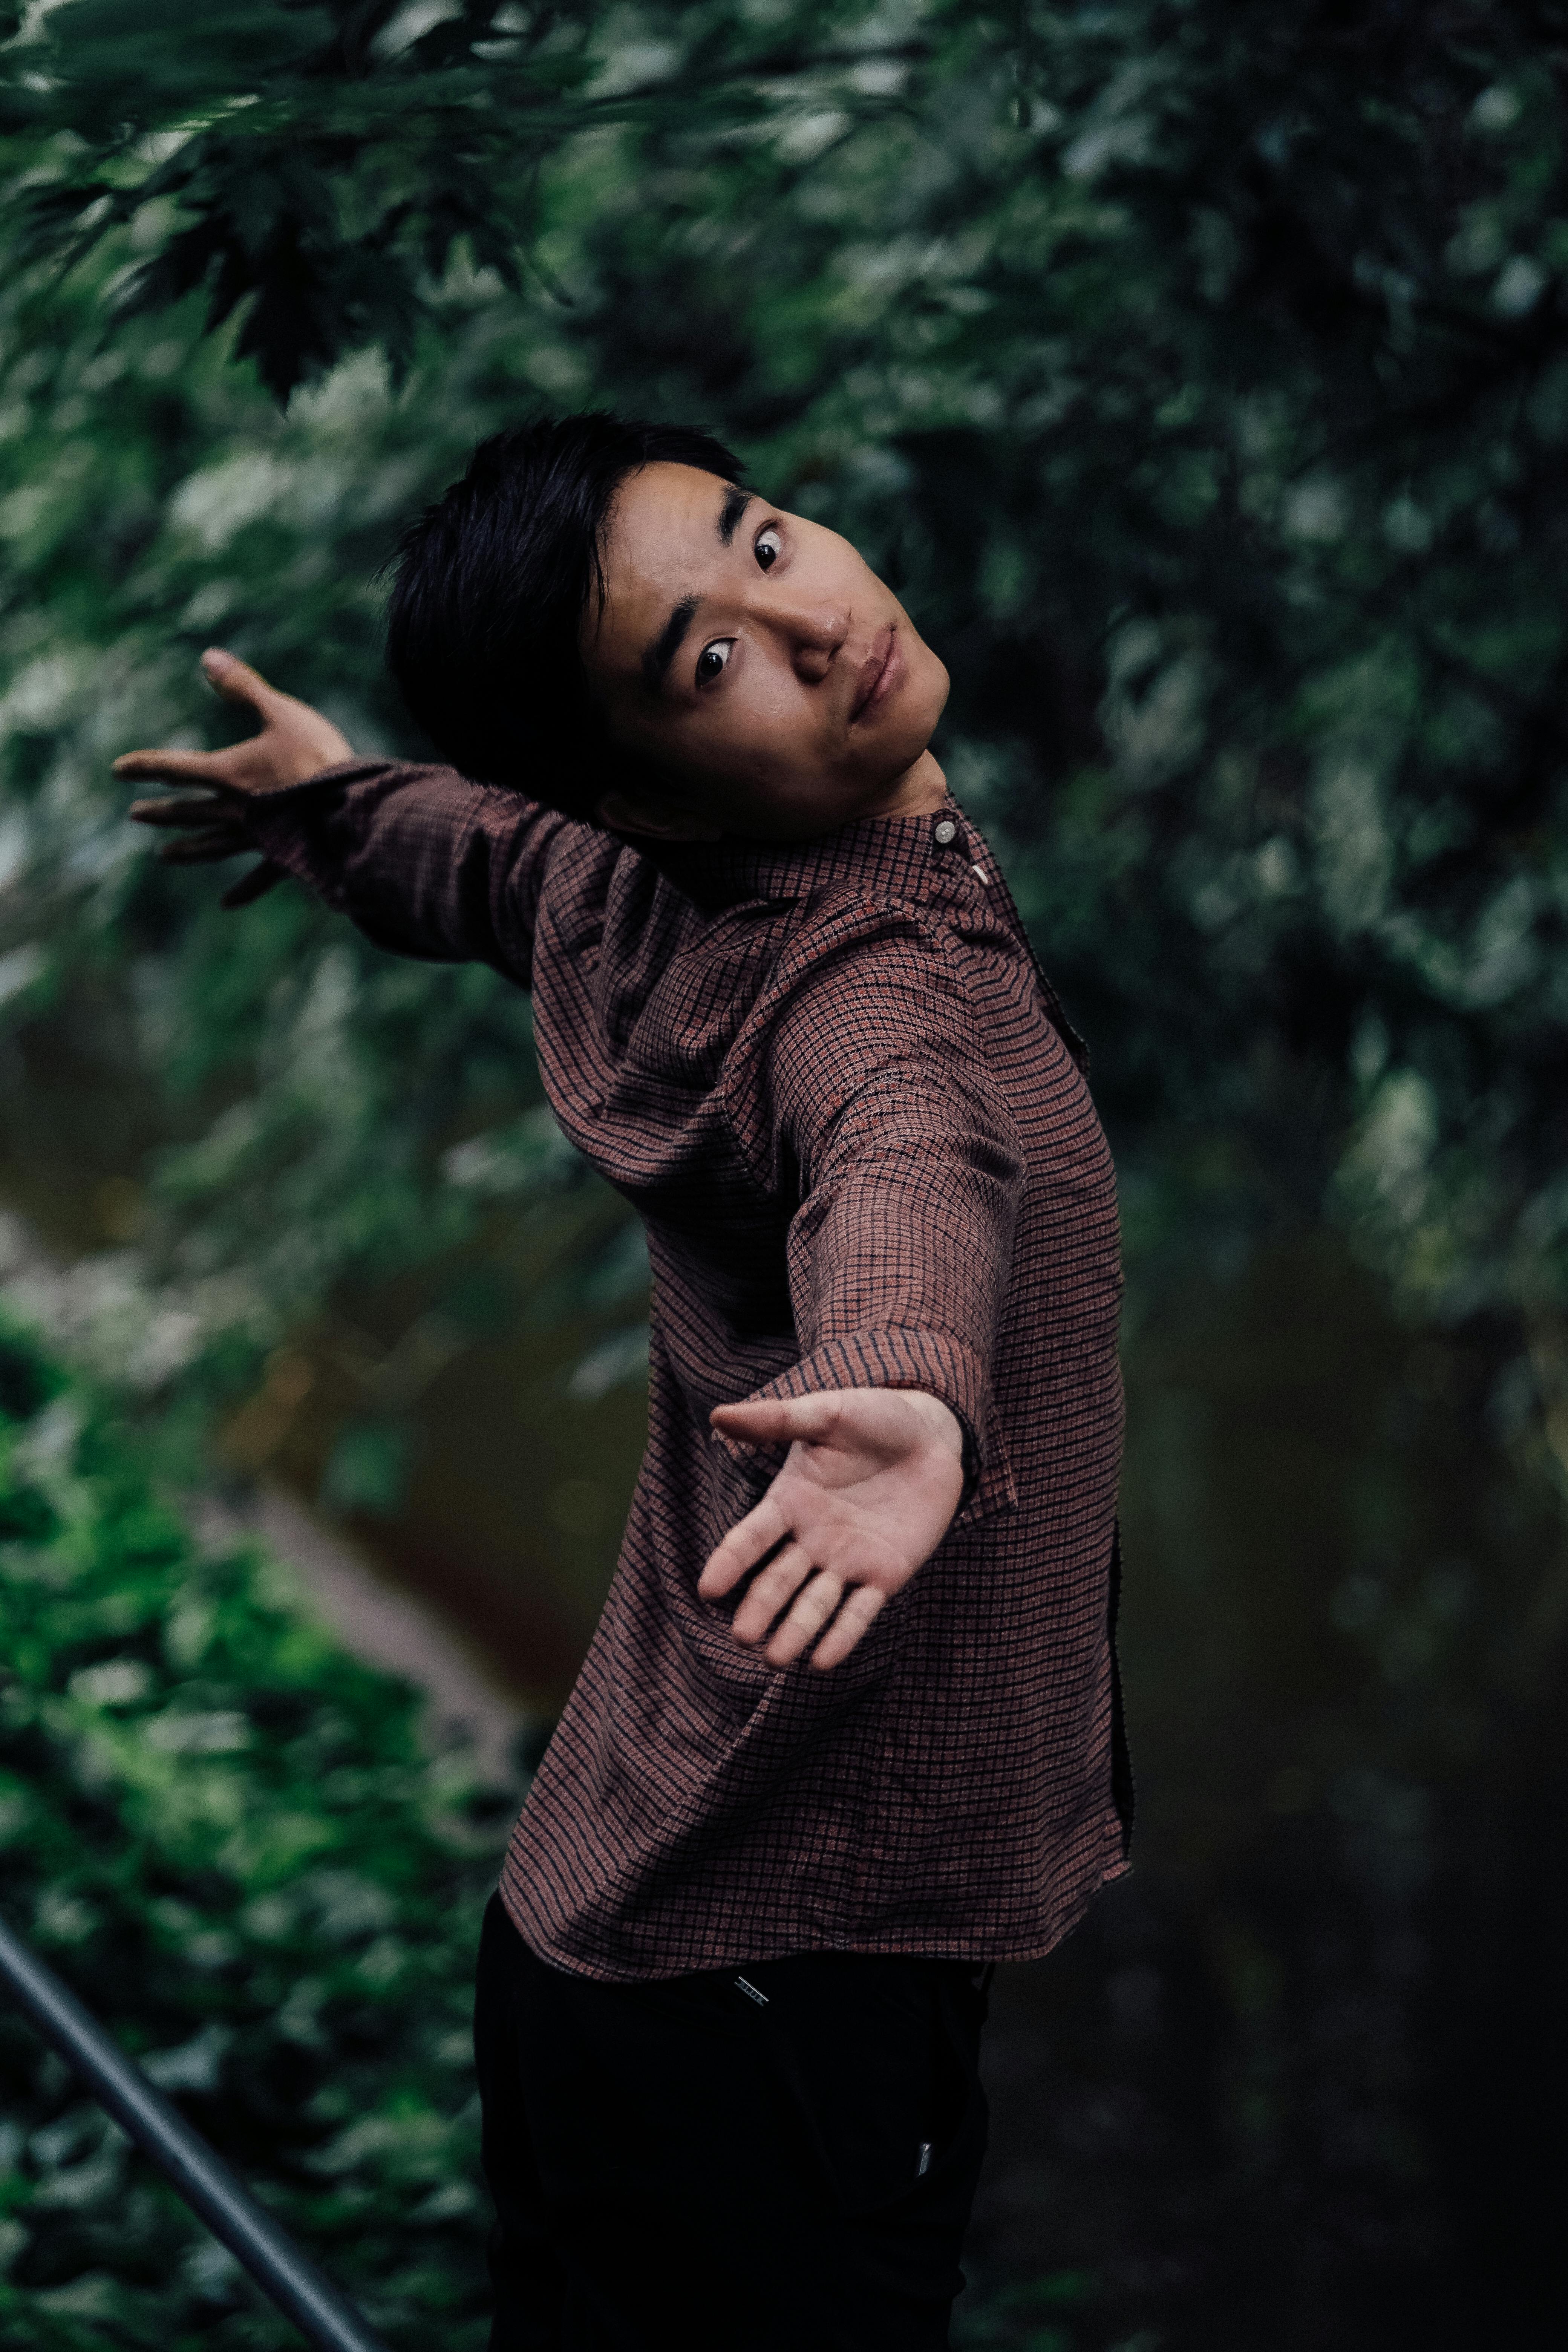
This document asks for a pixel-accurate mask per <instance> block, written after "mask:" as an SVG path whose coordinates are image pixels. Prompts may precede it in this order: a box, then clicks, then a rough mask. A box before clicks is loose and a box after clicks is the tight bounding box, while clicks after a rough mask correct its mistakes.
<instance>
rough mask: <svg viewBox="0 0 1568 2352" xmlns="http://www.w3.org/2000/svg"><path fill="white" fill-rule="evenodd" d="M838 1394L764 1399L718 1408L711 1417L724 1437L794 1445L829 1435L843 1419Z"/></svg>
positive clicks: (722, 1405) (751, 1442)
mask: <svg viewBox="0 0 1568 2352" xmlns="http://www.w3.org/2000/svg"><path fill="white" fill-rule="evenodd" d="M842 1417H843V1416H842V1411H841V1408H840V1405H839V1401H838V1398H837V1395H835V1394H832V1393H827V1394H823V1393H820V1392H819V1393H817V1394H816V1395H812V1396H803V1397H763V1398H760V1399H758V1400H757V1401H756V1402H754V1403H751V1404H720V1405H715V1406H714V1408H713V1410H712V1412H710V1414H709V1416H708V1418H709V1420H710V1422H711V1423H712V1425H713V1427H714V1428H715V1429H717V1430H719V1431H720V1432H721V1433H722V1434H723V1435H724V1436H725V1437H739V1438H742V1439H744V1440H745V1441H746V1442H747V1443H748V1444H764V1445H766V1444H794V1443H795V1440H796V1439H797V1438H798V1439H803V1440H805V1441H808V1442H809V1441H810V1440H812V1439H814V1438H823V1437H826V1436H828V1435H829V1434H830V1433H831V1432H832V1431H833V1430H834V1429H836V1428H837V1425H838V1423H839V1422H840V1420H841V1419H842Z"/></svg>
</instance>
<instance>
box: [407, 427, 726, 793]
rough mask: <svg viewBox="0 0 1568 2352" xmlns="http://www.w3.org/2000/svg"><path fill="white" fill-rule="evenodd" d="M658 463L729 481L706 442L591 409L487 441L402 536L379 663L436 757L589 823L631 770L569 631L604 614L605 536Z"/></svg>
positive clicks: (717, 447)
mask: <svg viewBox="0 0 1568 2352" xmlns="http://www.w3.org/2000/svg"><path fill="white" fill-rule="evenodd" d="M660 460H663V461H665V462H668V463H672V464H675V465H678V466H696V467H700V468H701V469H702V471H703V472H705V473H710V474H717V475H718V476H719V477H720V478H721V480H723V481H727V482H738V481H739V480H740V478H741V470H742V469H741V467H740V465H739V463H738V462H737V460H736V459H735V457H733V456H732V455H731V452H730V451H729V450H728V449H726V448H725V447H724V446H723V445H722V444H721V442H719V441H716V440H714V439H713V437H712V436H711V435H710V434H707V433H698V432H694V431H692V430H691V429H690V428H689V427H688V426H686V425H650V424H647V423H644V422H642V421H641V420H639V419H637V418H624V417H619V416H612V415H609V414H607V413H606V412H605V411H604V410H596V411H594V412H592V413H590V414H589V415H583V416H563V417H541V418H539V419H537V420H536V421H535V422H534V423H532V424H530V425H517V426H514V427H513V428H512V429H511V430H510V432H506V433H497V434H495V435H494V436H492V437H491V438H490V439H489V440H488V441H481V442H480V444H479V447H478V448H477V449H476V450H475V451H474V454H473V456H472V457H470V458H469V460H468V471H467V473H465V475H464V476H463V478H462V480H461V481H460V482H454V483H453V484H452V487H451V488H450V489H448V490H447V492H446V493H445V494H444V496H442V497H441V498H439V499H437V501H436V503H435V504H434V506H430V507H427V508H426V510H425V512H424V513H423V514H422V515H421V516H420V517H419V520H417V522H416V523H414V524H412V525H411V526H410V528H409V529H408V530H406V531H405V533H404V536H403V539H402V541H401V542H400V544H399V547H398V551H397V554H396V556H395V577H394V583H393V590H392V598H391V604H390V607H389V611H388V614H387V658H388V660H389V661H390V663H391V666H392V670H393V675H394V676H395V678H396V679H397V682H398V685H399V686H400V687H401V688H402V689H403V694H404V698H405V701H406V703H407V705H408V708H409V709H410V710H411V711H412V713H413V714H414V717H415V718H416V719H417V720H418V721H419V724H420V725H421V726H422V727H423V728H424V730H425V731H426V734H427V735H428V736H429V737H430V739H431V740H432V742H433V743H434V744H435V745H436V747H437V750H438V751H440V752H441V754H442V755H443V757H444V758H446V759H447V760H449V761H451V763H452V765H453V766H454V767H455V768H459V769H461V771H462V772H463V773H464V774H465V775H467V776H472V777H473V778H474V779H475V780H476V781H477V782H481V783H498V784H510V785H512V786H514V787H515V788H516V789H518V790H520V791H521V792H525V793H528V794H529V796H530V797H531V799H534V800H541V801H547V802H549V803H550V804H551V805H552V807H555V808H559V809H563V810H564V811H565V812H566V814H568V815H569V816H577V817H591V816H592V814H593V811H594V807H595V803H596V802H597V800H598V798H599V795H600V793H602V792H604V791H605V788H606V786H607V785H608V784H609V783H611V782H613V781H615V780H616V777H617V776H622V777H624V775H625V774H626V767H627V764H628V763H627V761H626V759H625V757H624V756H623V755H621V754H618V753H616V751H615V750H614V748H613V747H612V745H611V744H610V741H609V739H608V735H607V733H606V731H605V722H604V719H603V718H602V716H601V714H600V712H599V710H598V709H597V707H596V705H595V701H594V698H593V697H592V695H591V694H590V692H589V688H588V680H587V676H586V673H585V672H584V667H583V656H582V653H581V650H580V646H579V631H580V628H581V625H582V620H583V615H584V612H585V611H586V609H587V606H588V602H589V599H590V597H593V598H595V599H596V600H597V601H598V603H599V604H600V605H601V606H602V605H603V602H604V594H605V582H604V570H603V562H602V554H603V546H604V536H605V525H606V523H607V521H608V520H609V515H610V509H611V507H612V505H613V503H614V500H615V496H616V490H617V488H619V487H620V484H621V483H622V482H623V481H624V480H625V478H626V476H627V475H628V474H630V473H633V472H635V471H636V469H637V467H639V466H646V465H649V464H653V463H656V462H658V461H660Z"/></svg>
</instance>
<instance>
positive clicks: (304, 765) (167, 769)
mask: <svg viewBox="0 0 1568 2352" xmlns="http://www.w3.org/2000/svg"><path fill="white" fill-rule="evenodd" d="M202 668H203V669H204V671H205V673H206V676H207V678H208V680H209V682H210V683H211V684H212V685H213V686H215V687H216V688H217V691H218V692H219V693H220V694H221V695H222V696H223V697H224V698H225V699H226V701H229V702H240V703H244V704H245V705H246V706H247V709H251V710H253V711H254V712H255V713H256V716H257V717H258V719H260V721H261V731H260V733H259V734H257V735H250V736H247V738H246V740H245V741H244V742H243V743H231V744H230V745H229V747H228V749H227V751H127V752H125V753H124V754H123V756H122V757H121V758H120V759H118V760H116V761H115V762H114V772H115V774H116V775H117V776H123V777H126V778H128V779H130V780H132V781H134V782H145V783H163V784H183V785H192V784H195V785H199V786H202V787H205V789H204V790H202V791H201V792H199V793H192V794H189V795H187V796H185V797H183V798H181V799H178V800H171V799H168V798H161V799H158V800H152V801H132V804H131V809H130V814H131V815H132V818H133V819H134V820H135V822H136V823H137V824H150V825H154V826H157V827H159V828H161V829H165V828H166V829H169V830H171V831H172V832H173V834H174V838H173V839H172V840H170V841H166V842H164V843H163V845H161V847H160V849H159V852H158V854H159V856H161V857H163V858H164V859H166V860H167V862H168V863H169V864H170V865H172V866H204V865H211V864H216V862H217V861H218V860H219V859H220V858H225V857H237V856H241V855H242V854H243V853H244V852H245V851H246V850H247V849H248V848H249V847H250V846H251V842H250V839H249V836H248V835H247V830H246V824H245V803H246V801H247V798H248V797H249V796H250V795H251V794H253V793H269V792H276V791H278V790H279V788H280V787H281V786H283V785H285V784H299V783H303V782H304V781H305V779H306V778H307V777H308V776H313V775H315V774H316V773H317V772H319V771H320V770H321V769H322V768H331V767H336V766H337V765H338V763H339V762H340V761H343V760H352V759H353V756H354V754H353V744H352V743H350V741H349V740H348V738H347V737H346V736H345V735H343V734H342V733H341V732H340V731H339V730H338V729H337V728H336V727H334V726H333V725H332V722H331V719H323V718H322V716H321V712H320V711H319V710H312V709H311V708H310V704H309V703H308V702H299V701H296V699H295V698H294V697H293V696H292V695H291V694H279V692H278V691H277V689H276V688H274V687H270V686H268V683H267V680H266V679H265V678H264V677H261V676H260V675H259V673H258V671H256V670H253V669H252V668H251V667H249V665H248V664H247V663H246V662H242V661H239V660H237V658H236V656H234V655H233V654H230V653H225V652H224V651H223V650H222V648H221V647H220V646H212V647H210V648H209V649H208V651H207V652H206V653H205V654H204V655H203V656H202ZM282 878H283V869H282V867H281V866H274V865H273V864H272V863H271V862H270V860H268V859H267V858H263V859H262V861H261V863H260V864H259V865H258V866H252V868H251V869H250V871H249V873H248V874H246V875H245V876H243V877H241V879H240V880H239V881H237V883H235V884H234V885H233V887H231V888H230V889H228V890H226V891H225V893H224V896H223V904H224V905H225V906H226V907H243V906H247V905H248V903H249V902H250V900H251V899H252V898H260V897H261V895H262V893H263V891H265V890H269V889H270V888H271V887H272V885H273V884H274V883H275V882H280V881H281V880H282Z"/></svg>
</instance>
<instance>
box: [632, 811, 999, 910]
mask: <svg viewBox="0 0 1568 2352" xmlns="http://www.w3.org/2000/svg"><path fill="white" fill-rule="evenodd" d="M944 828H945V830H944ZM973 843H974V835H973V830H972V828H971V826H970V824H969V823H968V820H967V819H966V818H965V816H964V814H963V810H962V809H961V808H960V807H959V805H958V803H957V802H956V801H955V800H953V799H952V796H951V794H950V795H948V796H947V797H946V798H944V800H943V801H942V805H941V806H940V808H934V809H927V810H925V811H923V812H922V814H921V815H919V816H884V817H861V818H860V819H858V821H857V822H856V823H855V824H845V825H840V826H839V827H838V829H837V832H835V833H823V834H817V835H814V836H813V837H812V838H811V839H810V840H809V841H742V840H738V839H733V838H726V839H724V840H722V841H680V842H663V843H652V842H647V843H645V842H638V843H637V852H638V854H639V856H643V857H645V858H646V859H647V862H648V863H649V865H651V866H657V867H658V871H659V872H660V873H661V874H663V875H665V876H667V877H668V879H669V880H670V881H671V882H672V883H673V884H674V885H675V887H676V888H677V889H678V890H679V891H680V892H681V893H682V895H683V896H684V897H687V898H692V899H694V900H696V901H697V902H698V904H700V905H703V906H731V905H735V904H737V903H738V902H739V901H741V900H742V899H746V898H773V899H802V898H816V897H818V896H819V895H820V894H821V893H822V892H823V891H824V890H827V889H831V888H832V887H833V886H834V885H835V884H836V883H849V884H852V885H853V886H854V887H856V888H858V889H870V890H873V891H875V892H876V893H877V894H878V895H879V896H884V895H885V896H888V897H891V898H923V897H924V896H925V895H926V893H927V891H928V890H929V889H930V887H931V880H932V878H933V867H935V866H939V864H940V862H941V861H944V860H946V859H950V858H952V857H955V856H956V857H960V858H967V857H973V855H974V848H973Z"/></svg>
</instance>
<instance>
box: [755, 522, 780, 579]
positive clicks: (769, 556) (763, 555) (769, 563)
mask: <svg viewBox="0 0 1568 2352" xmlns="http://www.w3.org/2000/svg"><path fill="white" fill-rule="evenodd" d="M752 551H753V553H754V554H755V556H756V559H757V562H758V563H759V564H760V565H761V566H762V569H763V571H764V572H771V571H772V569H773V565H774V564H775V563H776V562H778V559H779V557H780V556H781V555H782V554H783V553H784V541H783V539H782V538H781V537H780V535H779V533H778V531H777V530H775V528H774V526H773V524H772V523H769V525H768V527H767V529H766V530H760V531H758V533H757V536H756V540H755V541H754V543H753V549H752Z"/></svg>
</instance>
